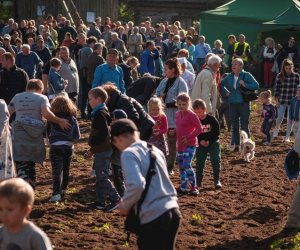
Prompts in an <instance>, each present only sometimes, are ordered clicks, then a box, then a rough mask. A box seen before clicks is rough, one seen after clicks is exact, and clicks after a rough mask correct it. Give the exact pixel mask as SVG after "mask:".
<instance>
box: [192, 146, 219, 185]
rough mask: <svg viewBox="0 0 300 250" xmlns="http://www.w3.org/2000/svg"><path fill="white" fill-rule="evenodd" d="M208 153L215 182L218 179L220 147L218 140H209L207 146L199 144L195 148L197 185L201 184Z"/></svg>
mask: <svg viewBox="0 0 300 250" xmlns="http://www.w3.org/2000/svg"><path fill="white" fill-rule="evenodd" d="M208 153H209V155H210V161H211V165H212V168H213V176H214V182H215V184H216V183H217V182H218V181H219V179H220V171H221V149H220V142H219V141H214V142H211V143H210V144H209V145H208V146H207V147H203V146H201V145H199V147H198V148H197V150H196V178H197V184H198V186H199V187H201V186H202V180H203V176H204V167H205V162H206V159H207V154H208Z"/></svg>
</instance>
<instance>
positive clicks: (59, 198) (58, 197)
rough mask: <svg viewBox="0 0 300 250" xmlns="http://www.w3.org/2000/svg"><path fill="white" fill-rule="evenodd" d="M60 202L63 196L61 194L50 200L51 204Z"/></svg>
mask: <svg viewBox="0 0 300 250" xmlns="http://www.w3.org/2000/svg"><path fill="white" fill-rule="evenodd" d="M59 201H61V195H60V194H56V195H53V196H52V197H51V198H50V200H49V202H59Z"/></svg>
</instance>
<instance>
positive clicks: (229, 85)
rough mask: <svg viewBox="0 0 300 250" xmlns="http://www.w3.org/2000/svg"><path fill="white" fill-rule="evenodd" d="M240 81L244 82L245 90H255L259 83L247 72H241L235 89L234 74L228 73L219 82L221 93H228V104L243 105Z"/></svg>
mask: <svg viewBox="0 0 300 250" xmlns="http://www.w3.org/2000/svg"><path fill="white" fill-rule="evenodd" d="M240 80H243V81H244V82H245V86H246V88H247V89H251V90H257V89H258V88H259V83H258V82H257V81H256V80H255V78H254V77H253V75H251V74H250V73H249V72H246V71H244V70H242V71H241V72H240V75H239V78H238V80H237V83H236V89H235V88H234V73H230V74H229V75H228V76H226V77H225V78H224V79H223V80H222V81H221V92H222V94H224V93H225V94H226V93H228V92H229V96H228V102H229V103H243V102H244V100H243V97H242V94H241V92H240Z"/></svg>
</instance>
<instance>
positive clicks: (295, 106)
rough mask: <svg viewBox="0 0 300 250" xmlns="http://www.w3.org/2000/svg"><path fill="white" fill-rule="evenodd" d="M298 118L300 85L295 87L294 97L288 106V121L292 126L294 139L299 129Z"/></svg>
mask: <svg viewBox="0 0 300 250" xmlns="http://www.w3.org/2000/svg"><path fill="white" fill-rule="evenodd" d="M299 116H300V85H298V86H297V93H296V96H295V97H293V98H292V99H291V106H290V120H291V123H292V124H293V125H292V126H293V132H294V136H295V137H296V135H297V132H298V128H299Z"/></svg>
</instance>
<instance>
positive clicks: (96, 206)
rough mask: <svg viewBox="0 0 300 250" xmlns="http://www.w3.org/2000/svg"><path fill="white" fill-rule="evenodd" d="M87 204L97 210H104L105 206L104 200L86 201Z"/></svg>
mask: <svg viewBox="0 0 300 250" xmlns="http://www.w3.org/2000/svg"><path fill="white" fill-rule="evenodd" d="M87 205H88V206H90V207H91V208H93V209H97V210H104V209H105V208H106V205H105V202H99V201H95V202H92V203H87Z"/></svg>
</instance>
